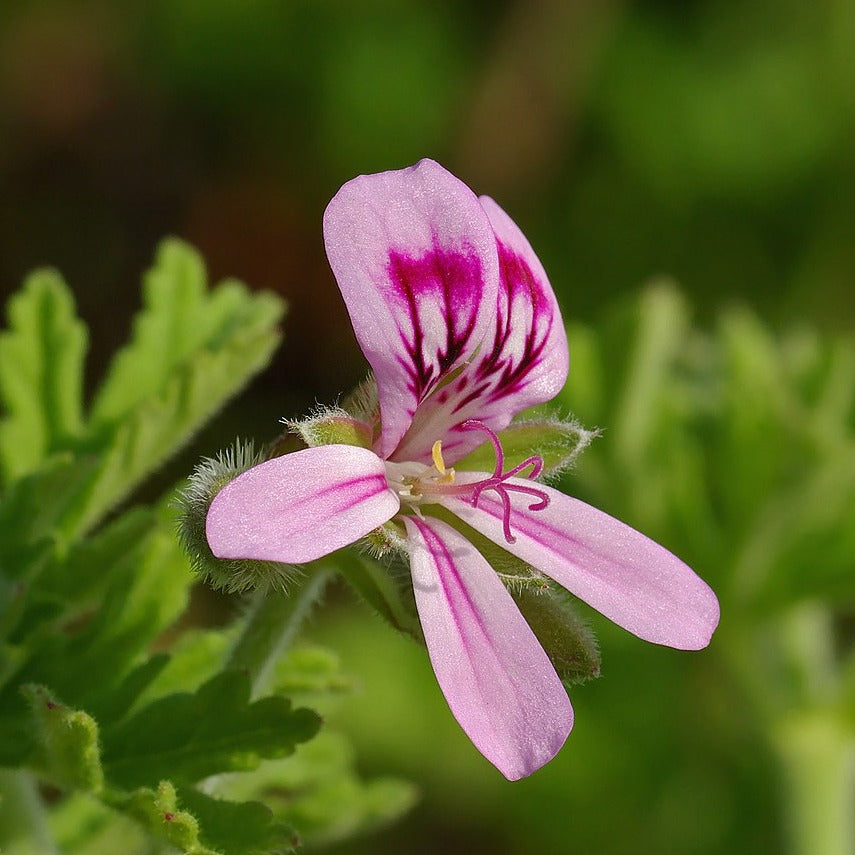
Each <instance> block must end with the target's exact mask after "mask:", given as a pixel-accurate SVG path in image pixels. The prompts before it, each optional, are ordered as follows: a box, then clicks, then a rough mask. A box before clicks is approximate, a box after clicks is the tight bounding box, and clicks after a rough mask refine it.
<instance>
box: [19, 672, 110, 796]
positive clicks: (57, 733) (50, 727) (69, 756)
mask: <svg viewBox="0 0 855 855" xmlns="http://www.w3.org/2000/svg"><path fill="white" fill-rule="evenodd" d="M21 691H22V692H23V694H24V696H25V698H26V699H27V702H28V704H29V707H30V713H31V722H32V727H33V729H34V731H35V737H36V743H37V744H38V746H39V749H40V750H39V761H38V763H39V766H40V768H41V771H42V772H43V773H44V774H45V775H47V777H48V778H50V779H51V780H52V781H54V782H56V783H57V784H58V785H59V786H61V787H63V788H66V789H72V790H74V789H79V790H84V791H86V792H91V793H98V792H100V790H101V788H102V787H103V784H104V772H103V769H102V768H101V757H100V752H99V748H98V725H97V724H96V722H95V720H94V719H93V718H92V717H91V716H90V715H88V714H87V713H85V712H83V711H82V710H75V709H71V708H69V707H67V706H65V704H63V703H61V702H60V701H58V700H57V699H56V698H55V697H54V696H53V695H52V694H51V693H50V692H49V691H48V689H46V688H45V687H44V686H38V685H33V684H28V685H26V686H23V687H22V689H21Z"/></svg>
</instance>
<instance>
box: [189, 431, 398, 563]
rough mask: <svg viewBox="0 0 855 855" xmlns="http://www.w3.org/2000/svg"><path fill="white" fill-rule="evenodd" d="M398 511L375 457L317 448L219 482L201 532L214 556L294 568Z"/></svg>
mask: <svg viewBox="0 0 855 855" xmlns="http://www.w3.org/2000/svg"><path fill="white" fill-rule="evenodd" d="M399 507H400V503H399V501H398V497H397V496H396V495H395V494H394V493H393V492H392V491H391V490H390V489H389V486H388V484H387V483H386V474H385V469H384V466H383V461H382V460H380V458H379V457H377V455H376V454H374V453H373V452H371V451H368V450H366V449H364V448H356V447H354V446H350V445H324V446H319V447H318V448H307V449H305V450H304V451H297V452H295V453H294V454H286V455H285V456H284V457H275V458H273V459H272V460H267V461H265V462H264V463H261V464H259V465H258V466H255V467H253V468H252V469H249V470H247V471H246V472H244V473H243V474H242V475H239V476H238V477H237V478H235V479H234V481H231V482H229V483H228V484H226V486H225V487H223V489H222V490H220V492H219V493H217V495H216V496H215V497H214V501H213V502H212V503H211V507H210V509H209V510H208V518H207V523H206V533H207V537H208V544H209V545H210V547H211V551H212V552H213V553H214V555H216V556H217V557H218V558H254V559H258V560H261V561H282V562H284V563H286V564H302V563H303V562H305V561H313V560H314V559H316V558H320V557H321V556H323V555H327V554H328V553H330V552H333V551H334V550H336V549H339V548H340V547H342V546H347V544H349V543H353V542H354V541H355V540H357V539H358V538H360V537H362V536H363V535H366V534H368V532H369V531H371V530H372V529H374V528H377V526H379V525H382V524H383V523H384V522H386V521H387V520H389V519H390V518H391V517H392V516H394V515H395V513H397V511H398V508H399Z"/></svg>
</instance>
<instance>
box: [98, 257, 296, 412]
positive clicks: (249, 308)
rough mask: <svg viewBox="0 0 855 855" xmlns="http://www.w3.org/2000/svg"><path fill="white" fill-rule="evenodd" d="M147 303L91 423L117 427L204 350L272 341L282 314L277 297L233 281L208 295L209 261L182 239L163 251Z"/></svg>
mask: <svg viewBox="0 0 855 855" xmlns="http://www.w3.org/2000/svg"><path fill="white" fill-rule="evenodd" d="M143 301H144V308H143V311H142V312H141V313H140V315H139V316H138V317H137V319H136V321H135V323H134V336H133V340H132V341H131V343H130V344H129V345H128V346H127V347H126V348H125V349H124V350H121V351H119V353H118V354H117V355H116V356H115V358H114V359H113V362H112V364H111V366H110V369H109V372H108V374H107V378H106V380H105V381H104V384H103V385H102V386H101V388H100V389H99V390H98V393H97V395H96V398H95V401H94V402H93V405H92V419H93V421H95V422H97V423H99V424H114V423H116V422H117V421H119V420H121V419H122V418H123V417H124V416H126V415H127V414H128V413H130V412H132V411H133V410H135V409H136V408H137V407H138V406H139V405H140V404H142V403H143V402H145V401H147V400H148V399H150V398H152V397H153V396H157V395H158V394H159V393H160V391H161V390H162V389H163V388H164V387H165V386H166V385H167V384H168V382H169V380H170V379H171V377H172V376H173V375H174V374H175V372H176V371H177V370H178V369H180V368H181V367H182V366H184V365H186V364H187V363H189V362H192V360H193V359H194V358H195V357H196V356H197V355H198V354H199V353H202V352H205V351H211V352H216V351H219V350H221V349H223V348H224V347H227V346H228V345H229V344H230V343H231V342H232V341H233V340H234V339H235V338H236V337H237V338H239V339H244V338H246V339H252V338H253V337H255V336H257V335H265V336H266V335H267V334H269V333H270V332H271V327H272V325H273V324H275V323H276V322H277V321H278V320H279V318H280V317H281V315H282V304H281V302H280V301H279V300H277V299H276V298H275V297H274V296H272V295H270V294H260V295H256V296H252V295H250V294H249V292H248V291H247V289H246V288H245V286H243V285H242V284H241V283H239V282H237V281H234V280H228V281H226V282H223V283H221V284H220V285H218V286H217V287H216V288H214V289H213V290H211V291H209V290H208V282H207V274H206V272H205V265H204V262H203V261H202V259H201V257H200V256H199V254H198V253H197V252H196V251H195V250H193V249H192V248H191V247H190V246H188V245H187V244H185V243H183V242H182V241H179V240H166V241H164V242H163V243H162V244H161V246H160V248H159V249H158V252H157V256H156V258H155V263H154V267H153V268H152V269H151V270H150V271H149V272H148V273H147V274H146V276H145V278H144V282H143ZM221 379H222V378H221ZM235 379H236V380H237V379H238V378H235ZM240 379H241V380H242V379H243V378H240Z"/></svg>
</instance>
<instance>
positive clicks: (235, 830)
mask: <svg viewBox="0 0 855 855" xmlns="http://www.w3.org/2000/svg"><path fill="white" fill-rule="evenodd" d="M178 794H179V799H180V801H181V804H182V806H183V807H185V808H186V809H187V810H189V811H190V812H191V813H192V814H193V816H194V817H195V818H196V820H197V821H198V823H199V837H200V839H201V840H202V842H203V843H204V844H206V845H207V846H210V847H211V848H212V849H214V850H216V851H217V852H218V853H221V855H280V853H281V855H285V853H287V852H293V851H295V847H296V846H297V845H298V843H299V838H298V836H297V834H296V832H295V831H294V829H293V828H292V827H291V826H290V825H287V824H285V823H283V822H279V821H277V820H276V819H274V816H273V812H272V811H271V810H270V808H268V807H267V806H265V805H263V804H261V803H260V802H255V801H251V802H230V801H226V800H225V799H215V798H212V797H211V796H208V795H205V793H201V792H199V790H196V789H193V788H192V787H181V788H180V789H179V791H178Z"/></svg>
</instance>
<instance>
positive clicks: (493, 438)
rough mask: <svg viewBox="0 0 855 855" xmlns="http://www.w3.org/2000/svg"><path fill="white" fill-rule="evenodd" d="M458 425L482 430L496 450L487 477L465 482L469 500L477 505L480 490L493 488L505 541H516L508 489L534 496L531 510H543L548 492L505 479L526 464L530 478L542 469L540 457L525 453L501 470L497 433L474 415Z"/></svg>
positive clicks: (468, 428) (533, 477)
mask: <svg viewBox="0 0 855 855" xmlns="http://www.w3.org/2000/svg"><path fill="white" fill-rule="evenodd" d="M460 427H461V428H463V430H480V431H482V432H483V433H486V434H487V437H488V438H489V440H490V442H491V443H492V445H493V449H494V451H495V454H496V468H495V469H494V470H493V475H492V476H491V477H489V478H485V479H484V480H483V481H479V482H477V483H476V484H470V485H468V486H469V488H470V489H471V490H472V495H471V496H470V497H469V501H470V502H471V503H472V507H473V508H477V507H478V500H479V499H480V498H481V494H482V493H483V492H484V491H485V490H492V491H493V492H494V493H496V495H497V496H498V497H499V498H500V499H501V501H502V530H503V532H504V535H505V540H506V541H507V542H508V543H516V538H515V537H514V536H513V534H512V533H511V497H510V495H508V494H509V492H511V491H513V492H517V493H523V494H525V495H529V496H534V497H536V499H537V501H535V502H532V503H531V504H530V505H529V506H528V509H529V510H530V511H542V510H543V509H544V508H546V507H547V506H548V505H549V496H548V495H547V494H546V493H545V492H544V491H543V490H538V489H537V488H536V487H526V486H523V485H522V484H509V483H508V482H507V479H508V478H512V477H513V476H514V475H518V474H519V473H521V472H522V471H523V470H524V469H528V468H529V467H531V471H530V472H529V473H528V475H526V476H525V477H526V478H528V479H529V480H533V479H535V478H537V477H538V475H540V473H541V472H542V471H543V458H542V457H539V456H537V455H534V456H532V457H527V458H526V459H525V460H523V462H522V463H519V464H517V465H516V466H514V467H513V469H509V470H508V471H507V472H502V469H503V467H504V465H505V452H504V449H503V448H502V443H501V441H500V440H499V437H498V436H497V435H496V433H495V432H494V431H492V430H490V428H488V427H487V425H485V424H484V423H483V422H480V421H477V420H476V419H470V420H468V421H465V422H463V423H462V424H461V425H460ZM434 448H436V446H434Z"/></svg>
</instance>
